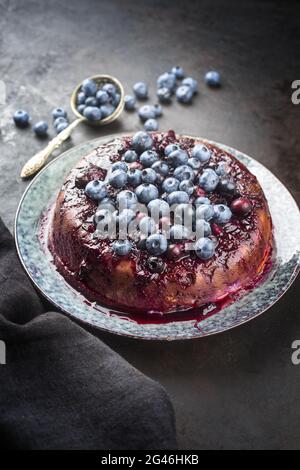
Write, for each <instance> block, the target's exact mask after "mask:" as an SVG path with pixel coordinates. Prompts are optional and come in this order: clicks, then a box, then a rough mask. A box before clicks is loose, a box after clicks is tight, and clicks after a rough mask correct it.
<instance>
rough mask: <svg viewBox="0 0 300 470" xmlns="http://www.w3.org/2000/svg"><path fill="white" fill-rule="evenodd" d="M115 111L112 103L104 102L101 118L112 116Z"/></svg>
mask: <svg viewBox="0 0 300 470" xmlns="http://www.w3.org/2000/svg"><path fill="white" fill-rule="evenodd" d="M114 111H115V108H114V107H113V105H112V104H110V103H108V104H103V105H102V106H100V112H101V118H102V119H105V118H106V117H108V116H110V115H111V114H112V113H113V112H114Z"/></svg>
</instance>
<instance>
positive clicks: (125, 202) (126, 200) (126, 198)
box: [117, 189, 138, 210]
mask: <svg viewBox="0 0 300 470" xmlns="http://www.w3.org/2000/svg"><path fill="white" fill-rule="evenodd" d="M117 201H118V204H119V210H123V209H135V208H136V205H137V202H138V200H137V196H136V194H135V193H134V192H133V191H129V189H124V190H123V191H121V192H119V194H118V195H117Z"/></svg>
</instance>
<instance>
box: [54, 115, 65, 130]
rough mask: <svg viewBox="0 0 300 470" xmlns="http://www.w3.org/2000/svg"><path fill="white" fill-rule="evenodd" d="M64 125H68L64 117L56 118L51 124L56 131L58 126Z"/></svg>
mask: <svg viewBox="0 0 300 470" xmlns="http://www.w3.org/2000/svg"><path fill="white" fill-rule="evenodd" d="M64 123H67V124H68V121H67V119H66V118H64V117H59V118H56V119H55V121H54V122H53V127H54V128H55V129H56V128H57V126H59V124H64Z"/></svg>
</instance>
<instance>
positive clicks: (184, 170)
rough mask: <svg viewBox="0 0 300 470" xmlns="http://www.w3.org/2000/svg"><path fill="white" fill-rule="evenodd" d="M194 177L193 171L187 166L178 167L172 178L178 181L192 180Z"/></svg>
mask: <svg viewBox="0 0 300 470" xmlns="http://www.w3.org/2000/svg"><path fill="white" fill-rule="evenodd" d="M194 176H195V175H194V171H193V169H192V168H191V167H190V166H189V165H181V166H178V167H177V168H176V169H175V171H174V177H175V178H176V179H178V181H183V180H193V179H194Z"/></svg>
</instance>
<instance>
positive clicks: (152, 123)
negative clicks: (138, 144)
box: [144, 119, 158, 132]
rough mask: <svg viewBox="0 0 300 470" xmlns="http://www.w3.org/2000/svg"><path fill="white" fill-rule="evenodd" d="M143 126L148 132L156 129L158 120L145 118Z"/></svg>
mask: <svg viewBox="0 0 300 470" xmlns="http://www.w3.org/2000/svg"><path fill="white" fill-rule="evenodd" d="M144 128H145V131H147V132H150V131H157V130H158V122H157V120H156V119H147V121H146V122H145V123H144Z"/></svg>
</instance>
